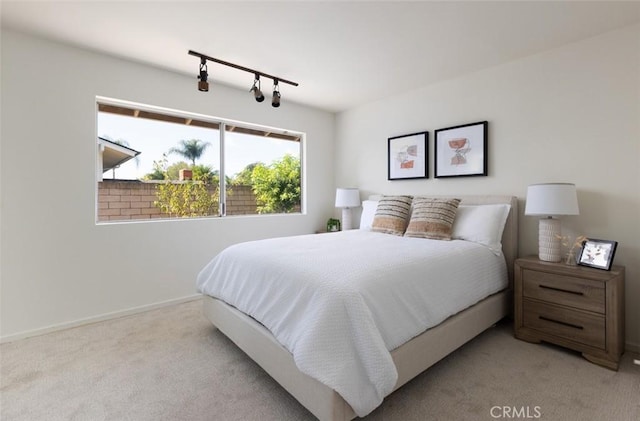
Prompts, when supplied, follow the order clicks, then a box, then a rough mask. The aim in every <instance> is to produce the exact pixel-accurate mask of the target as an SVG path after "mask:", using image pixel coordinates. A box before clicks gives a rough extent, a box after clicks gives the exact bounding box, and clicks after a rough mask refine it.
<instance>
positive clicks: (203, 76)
mask: <svg viewBox="0 0 640 421" xmlns="http://www.w3.org/2000/svg"><path fill="white" fill-rule="evenodd" d="M208 77H209V73H207V60H206V59H205V58H204V57H201V58H200V75H198V79H200V81H199V82H198V90H199V91H200V92H209V82H207V78H208Z"/></svg>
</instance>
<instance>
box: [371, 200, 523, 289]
mask: <svg viewBox="0 0 640 421" xmlns="http://www.w3.org/2000/svg"><path fill="white" fill-rule="evenodd" d="M425 196H427V195H426V194H425ZM428 196H430V197H442V198H458V199H461V200H462V201H461V202H460V204H464V205H490V204H508V205H511V210H510V211H509V216H508V217H507V222H506V223H505V225H504V231H503V232H502V252H503V253H504V258H505V260H506V262H507V273H508V274H509V287H511V288H512V287H513V264H514V262H515V260H516V259H517V258H518V198H517V197H515V196H505V195H464V194H463V195H428ZM369 198H370V199H371V200H379V199H380V195H372V196H370V197H369Z"/></svg>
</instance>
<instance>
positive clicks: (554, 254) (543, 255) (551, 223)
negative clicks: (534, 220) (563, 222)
mask: <svg viewBox="0 0 640 421" xmlns="http://www.w3.org/2000/svg"><path fill="white" fill-rule="evenodd" d="M560 232H561V231H560V220H559V219H553V218H546V219H541V220H540V224H539V226H538V258H539V259H540V260H543V261H545V262H559V261H560V260H562V258H561V256H560V237H559V236H560Z"/></svg>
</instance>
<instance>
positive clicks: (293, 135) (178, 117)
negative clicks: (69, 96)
mask: <svg viewBox="0 0 640 421" xmlns="http://www.w3.org/2000/svg"><path fill="white" fill-rule="evenodd" d="M95 107H96V108H95V137H94V138H95V139H98V137H99V133H98V129H99V128H98V115H99V113H100V112H108V113H112V114H117V115H124V116H130V117H134V118H147V119H149V120H156V121H162V122H166V123H175V124H184V125H194V126H197V127H205V128H211V129H217V130H218V131H219V154H220V162H219V166H220V168H219V184H218V189H219V204H218V214H217V215H215V217H214V215H209V216H189V217H183V218H173V217H167V218H151V219H122V220H108V221H104V220H99V204H98V202H99V197H98V196H99V192H98V189H99V184H98V183H99V182H100V181H102V179H103V178H102V175H103V173H102V172H101V170H102V162H100V159H101V158H100V157H101V155H100V144H99V142H95V148H96V149H95V155H94V156H95V157H96V161H95V166H96V167H95V178H94V183H95V184H94V186H95V192H94V198H95V223H96V225H104V224H118V223H140V222H142V223H148V222H164V221H184V220H194V219H195V220H200V219H224V218H237V217H256V216H281V215H305V214H306V159H305V157H306V154H305V151H306V133H304V132H299V131H294V130H288V129H281V128H276V127H272V126H265V125H261V124H256V123H248V122H243V121H238V120H231V119H227V118H223V117H217V116H209V115H205V114H200V113H194V112H189V111H182V110H176V109H171V108H165V107H159V106H154V105H148V104H142V103H137V102H131V101H126V100H120V99H115V98H109V97H104V96H96V98H95ZM101 108H102V109H101ZM227 131H229V132H238V133H245V134H250V135H263V136H264V137H266V138H276V139H282V140H289V141H297V142H298V143H299V144H300V146H299V159H300V212H295V213H290V214H288V213H268V214H258V213H256V214H244V215H242V214H240V215H227V214H226V207H227V206H226V198H227V192H226V188H227V183H226V176H225V175H226V173H225V134H226V132H227Z"/></svg>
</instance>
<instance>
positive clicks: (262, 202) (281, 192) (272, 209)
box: [251, 155, 301, 213]
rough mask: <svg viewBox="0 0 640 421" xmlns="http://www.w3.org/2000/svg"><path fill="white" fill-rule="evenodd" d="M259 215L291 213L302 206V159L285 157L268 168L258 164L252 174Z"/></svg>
mask: <svg viewBox="0 0 640 421" xmlns="http://www.w3.org/2000/svg"><path fill="white" fill-rule="evenodd" d="M251 182H252V188H253V194H255V196H256V201H257V204H258V213H289V212H293V211H295V210H296V208H297V207H298V206H299V205H300V191H301V188H300V184H301V179H300V159H298V158H295V157H293V156H291V155H285V156H284V157H283V158H282V159H281V160H280V161H274V162H273V163H272V164H271V165H269V166H267V165H264V164H262V163H259V164H256V166H255V167H254V168H253V171H252V172H251Z"/></svg>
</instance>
